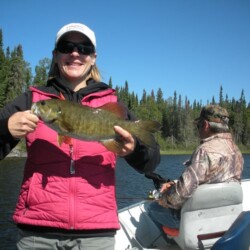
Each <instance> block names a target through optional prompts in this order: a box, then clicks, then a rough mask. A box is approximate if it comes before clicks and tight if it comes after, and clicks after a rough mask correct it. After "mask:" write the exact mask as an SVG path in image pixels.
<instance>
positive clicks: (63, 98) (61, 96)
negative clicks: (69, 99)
mask: <svg viewBox="0 0 250 250" xmlns="http://www.w3.org/2000/svg"><path fill="white" fill-rule="evenodd" d="M59 99H60V100H65V97H64V95H63V94H62V92H60V93H59Z"/></svg>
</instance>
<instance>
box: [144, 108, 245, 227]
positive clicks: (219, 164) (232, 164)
mask: <svg viewBox="0 0 250 250" xmlns="http://www.w3.org/2000/svg"><path fill="white" fill-rule="evenodd" d="M228 123H229V115H228V112H227V110H226V109H224V108H222V107H220V106H218V105H208V106H206V107H204V108H203V109H202V110H201V113H200V116H199V117H198V118H197V119H196V120H195V124H196V126H197V128H198V131H199V136H200V139H201V143H200V145H199V146H198V147H197V149H196V150H195V151H194V153H193V154H192V157H191V159H190V160H189V161H188V162H186V163H185V165H186V166H187V168H186V169H185V170H184V172H183V173H182V175H181V176H180V178H179V179H178V180H177V181H172V182H169V183H165V184H164V185H163V186H162V188H161V192H162V196H161V198H160V199H159V201H158V202H159V204H160V205H161V206H159V205H158V203H157V202H153V203H152V204H151V205H150V207H149V213H150V215H151V216H152V218H153V219H154V220H155V221H157V222H159V223H160V224H161V225H167V226H168V227H170V228H178V227H179V223H180V218H179V216H177V214H179V213H177V211H180V208H181V207H182V205H183V204H184V202H185V201H186V200H187V199H188V198H190V197H191V196H192V194H193V192H194V191H195V190H196V189H197V187H198V186H199V185H202V184H205V183H219V182H231V181H235V182H240V180H241V174H242V170H243V163H244V160H243V156H242V154H241V152H240V150H239V148H238V147H237V146H236V145H235V143H234V142H233V139H232V135H231V133H230V131H229V127H228ZM165 208H168V209H165Z"/></svg>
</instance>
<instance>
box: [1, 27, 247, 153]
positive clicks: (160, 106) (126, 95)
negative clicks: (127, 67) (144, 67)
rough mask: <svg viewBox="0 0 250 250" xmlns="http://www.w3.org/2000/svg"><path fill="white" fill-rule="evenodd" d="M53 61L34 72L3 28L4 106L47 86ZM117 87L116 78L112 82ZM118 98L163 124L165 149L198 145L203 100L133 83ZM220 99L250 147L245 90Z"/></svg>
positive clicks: (239, 136)
mask: <svg viewBox="0 0 250 250" xmlns="http://www.w3.org/2000/svg"><path fill="white" fill-rule="evenodd" d="M50 63H51V60H50V59H48V58H44V59H41V60H40V61H39V63H38V65H37V66H36V67H35V75H32V70H31V67H30V64H29V63H28V62H26V61H25V60H24V56H23V49H22V45H21V44H19V45H17V46H16V47H14V49H13V50H10V48H9V47H7V48H6V49H5V50H4V46H3V33H2V30H1V29H0V109H1V108H2V107H3V106H4V105H5V104H7V103H8V102H10V101H12V100H13V99H14V98H15V97H17V96H19V95H20V94H21V93H23V92H24V91H26V90H27V89H28V88H29V87H30V86H33V85H36V86H41V85H45V84H46V81H47V76H48V71H49V67H50ZM108 84H109V86H110V87H113V86H114V84H113V82H112V77H110V79H109V82H108ZM114 88H115V89H116V91H117V94H118V97H119V99H120V100H122V101H123V102H124V103H125V104H126V105H127V106H128V107H129V109H130V110H131V111H132V112H133V113H134V114H135V115H136V117H137V118H139V119H144V120H147V119H150V120H156V121H159V122H160V123H161V124H162V128H161V131H160V132H159V133H158V134H157V135H156V137H157V141H158V142H159V144H160V146H161V149H162V150H169V149H185V150H193V149H194V148H195V147H196V146H197V145H198V144H199V139H198V134H197V132H198V131H197V128H196V127H195V126H194V123H193V121H194V119H195V118H196V117H198V116H199V113H200V111H201V108H202V106H203V105H202V102H201V101H196V100H194V101H193V103H190V101H189V100H188V98H187V97H186V96H185V98H184V99H183V97H182V96H181V95H178V94H177V92H176V91H175V92H174V94H173V96H170V97H168V98H167V99H166V98H164V94H163V90H162V89H161V88H159V89H158V90H152V91H151V92H150V93H147V92H146V91H145V90H143V94H142V96H141V98H139V97H138V95H137V94H136V93H134V92H133V91H132V92H131V91H130V90H129V83H128V81H125V83H124V86H118V85H116V87H114ZM218 96H219V102H218V103H216V102H215V98H214V96H212V97H211V100H208V101H207V103H206V105H207V104H219V105H221V106H222V107H224V108H226V109H227V110H228V112H229V115H230V128H231V132H232V134H233V138H234V141H235V142H236V143H237V144H238V145H239V146H241V147H242V148H245V149H249V148H250V103H247V102H246V99H245V95H244V90H241V93H240V98H239V99H235V98H232V99H229V98H228V96H227V95H225V96H224V93H223V87H222V86H220V89H219V90H218Z"/></svg>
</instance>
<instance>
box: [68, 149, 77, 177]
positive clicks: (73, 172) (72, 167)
mask: <svg viewBox="0 0 250 250" xmlns="http://www.w3.org/2000/svg"><path fill="white" fill-rule="evenodd" d="M69 154H70V174H71V175H74V174H75V173H76V170H75V161H74V159H73V145H72V144H70V145H69Z"/></svg>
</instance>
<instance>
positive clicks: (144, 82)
mask: <svg viewBox="0 0 250 250" xmlns="http://www.w3.org/2000/svg"><path fill="white" fill-rule="evenodd" d="M70 22H82V23H84V24H86V25H88V26H89V27H90V28H92V29H93V30H94V31H95V34H96V38H97V53H98V57H97V65H98V67H99V69H100V71H101V74H102V76H103V81H104V82H108V80H109V78H110V77H112V81H113V85H114V86H116V85H118V86H124V83H125V81H128V84H129V90H130V91H131V92H132V91H134V92H135V93H136V94H138V97H139V98H141V95H142V90H143V89H145V90H146V92H147V93H148V94H150V93H151V91H152V90H154V91H155V93H156V92H157V90H158V89H159V88H161V89H162V91H163V94H164V98H165V99H167V98H169V97H173V94H174V91H176V92H177V95H181V96H182V99H183V100H184V99H185V97H187V98H188V99H189V100H190V101H191V103H192V102H193V101H194V100H196V101H202V104H204V105H205V104H206V103H207V101H208V100H211V99H212V97H214V98H215V100H216V101H219V90H220V86H222V88H223V95H224V98H225V97H226V95H228V98H229V99H232V98H233V97H234V98H235V99H239V98H240V95H241V91H242V90H244V94H245V97H246V100H247V102H249V101H250V32H249V28H250V1H249V0H90V1H86V0H74V1H66V0H60V1H53V0H43V1H38V0H37V1H35V0H22V1H20V0H1V15H0V28H1V29H2V31H3V42H4V47H5V48H6V47H7V46H9V47H10V48H11V49H13V48H14V46H17V45H18V44H22V46H23V50H24V59H25V60H26V61H27V62H29V63H30V64H31V67H32V68H33V69H34V67H35V66H36V65H38V62H39V60H41V59H43V58H45V57H48V58H51V51H52V49H53V46H54V41H55V35H56V33H57V31H58V30H59V29H60V28H61V27H62V26H63V25H65V24H67V23H70Z"/></svg>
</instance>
